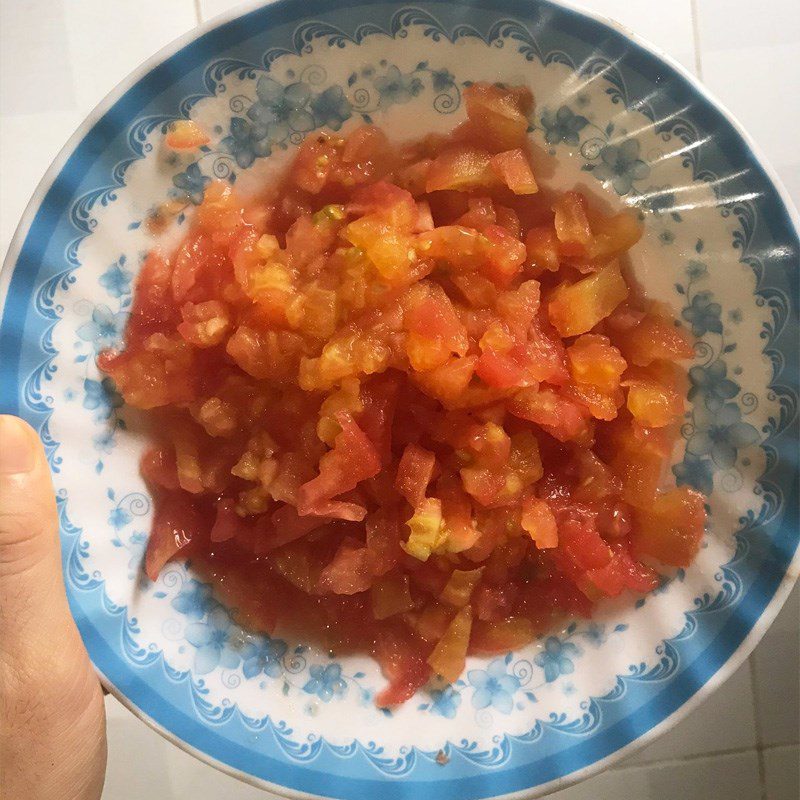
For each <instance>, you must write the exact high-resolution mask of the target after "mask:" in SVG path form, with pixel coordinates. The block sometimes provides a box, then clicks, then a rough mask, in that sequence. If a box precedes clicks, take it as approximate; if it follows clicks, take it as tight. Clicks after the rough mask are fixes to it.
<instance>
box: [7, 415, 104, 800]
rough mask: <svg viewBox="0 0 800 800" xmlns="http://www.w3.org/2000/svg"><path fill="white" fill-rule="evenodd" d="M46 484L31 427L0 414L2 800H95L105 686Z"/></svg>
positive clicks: (45, 471) (99, 783)
mask: <svg viewBox="0 0 800 800" xmlns="http://www.w3.org/2000/svg"><path fill="white" fill-rule="evenodd" d="M60 554H61V550H60V546H59V539H58V517H57V514H56V503H55V496H54V493H53V485H52V483H51V481H50V471H49V469H48V465H47V460H46V459H45V454H44V450H43V448H42V445H41V443H40V442H39V439H38V437H37V436H36V433H35V432H34V431H33V429H32V428H31V427H30V426H29V425H27V424H26V423H24V422H22V421H21V420H19V419H17V418H15V417H9V416H0V797H4V798H8V799H9V800H11V798H20V800H22V798H25V800H97V798H99V797H100V794H101V792H102V789H103V779H104V776H105V766H106V721H105V708H104V705H103V692H102V689H101V686H100V682H99V680H98V678H97V675H96V674H95V672H94V670H93V668H92V665H91V662H90V661H89V656H88V655H87V653H86V649H85V647H84V646H83V642H82V641H81V637H80V634H79V633H78V629H77V627H76V625H75V622H74V620H73V619H72V616H71V614H70V610H69V606H68V604H67V597H66V593H65V590H64V580H63V576H62V572H61V557H60Z"/></svg>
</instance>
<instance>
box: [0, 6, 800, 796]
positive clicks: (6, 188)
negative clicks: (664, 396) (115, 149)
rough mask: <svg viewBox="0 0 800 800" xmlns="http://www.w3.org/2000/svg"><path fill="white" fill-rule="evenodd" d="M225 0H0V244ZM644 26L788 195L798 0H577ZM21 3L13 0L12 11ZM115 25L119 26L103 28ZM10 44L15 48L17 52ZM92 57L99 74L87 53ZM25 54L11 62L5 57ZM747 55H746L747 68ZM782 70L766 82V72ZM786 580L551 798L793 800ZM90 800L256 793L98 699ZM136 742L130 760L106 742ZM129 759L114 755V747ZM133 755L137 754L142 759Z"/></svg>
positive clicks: (796, 659)
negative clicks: (69, 142)
mask: <svg viewBox="0 0 800 800" xmlns="http://www.w3.org/2000/svg"><path fill="white" fill-rule="evenodd" d="M233 5H235V3H234V2H232V0H168V2H164V0H112V2H109V0H0V30H1V31H2V39H0V42H2V47H0V176H2V177H1V178H0V254H4V253H5V251H6V249H7V247H8V244H9V242H10V240H11V236H12V235H13V231H14V228H15V226H16V224H17V220H18V219H19V217H20V215H21V214H22V211H23V209H24V207H25V205H26V203H27V201H28V198H29V196H30V195H31V193H32V192H33V190H34V188H35V186H36V184H37V182H38V181H39V179H40V178H41V176H42V175H43V174H44V172H45V170H46V169H47V167H48V165H49V164H50V162H51V160H52V159H53V157H54V156H55V155H56V153H57V152H58V150H59V149H60V148H61V146H62V145H63V144H64V142H65V141H66V139H67V137H68V136H69V135H70V133H71V132H72V131H73V130H74V129H75V128H76V127H77V125H78V124H79V123H80V121H81V120H82V119H83V117H84V116H85V114H86V113H87V112H88V111H89V110H90V109H91V108H92V107H93V106H94V105H95V104H96V103H97V102H98V101H99V100H100V99H102V97H103V96H104V95H105V93H106V92H107V91H108V90H110V89H111V88H112V87H113V86H114V85H115V84H116V83H117V82H118V81H119V80H120V79H122V78H123V77H124V76H125V75H126V74H127V73H128V72H130V71H131V70H132V69H134V68H135V67H136V66H137V65H138V64H140V63H141V61H142V60H143V59H144V58H146V57H147V56H149V55H151V54H152V53H154V52H155V51H156V50H158V49H159V48H160V47H162V46H163V45H165V44H167V43H168V42H170V41H171V40H172V39H174V38H175V37H177V36H179V35H180V34H182V33H184V32H186V31H188V30H190V29H191V28H192V27H193V26H194V25H196V24H197V23H198V22H201V21H204V20H206V19H209V18H211V17H212V16H214V15H216V14H219V13H222V12H224V11H226V10H227V9H228V8H230V7H231V6H233ZM582 5H583V7H584V8H586V9H588V10H590V11H593V12H595V13H597V14H604V15H607V16H610V17H612V18H614V19H616V20H618V21H619V22H620V23H622V24H623V25H625V26H627V27H628V28H630V29H632V30H634V31H636V32H637V33H638V34H640V35H642V36H643V37H645V38H646V39H649V40H650V41H651V42H653V43H654V44H655V45H657V46H658V47H660V48H661V49H662V50H664V51H666V52H667V53H669V54H670V55H671V56H673V57H674V58H675V59H676V60H677V61H679V62H680V63H681V64H683V66H684V67H686V68H687V69H688V70H690V71H691V72H693V73H695V74H696V75H698V76H699V77H700V78H701V79H702V80H703V82H704V83H705V84H706V85H707V86H708V87H709V88H710V89H711V91H712V92H713V93H715V94H716V95H717V97H719V98H720V99H721V100H722V101H723V102H724V103H725V104H726V105H727V106H728V107H729V108H730V109H731V111H732V112H733V113H734V114H735V115H736V116H738V118H739V119H740V120H741V122H742V123H743V124H744V126H745V127H746V128H747V130H748V131H749V132H750V133H751V134H752V136H753V137H754V138H755V139H756V141H757V142H758V143H759V145H760V146H761V148H762V149H763V151H764V152H765V153H766V154H767V156H768V158H769V159H770V160H771V162H772V164H773V166H774V167H775V169H776V171H777V172H778V174H779V175H780V177H781V179H782V180H783V181H784V183H785V185H786V187H787V189H788V190H789V193H790V194H791V195H792V197H793V199H794V200H795V202H796V203H800V148H798V147H797V137H796V136H794V135H787V132H790V131H793V130H794V131H796V130H797V128H798V127H800V104H798V102H797V95H796V92H797V87H798V86H799V85H800V10H799V7H798V5H797V0H761V1H760V2H759V3H758V4H757V9H756V7H755V6H754V4H753V3H752V2H751V0H666V2H663V3H660V4H658V9H657V10H655V8H654V3H653V2H652V0H582ZM22 7H24V11H25V13H22V14H21V13H19V11H20V8H22ZM122 28H124V29H125V31H126V35H125V37H124V38H118V37H114V36H109V35H108V33H107V32H108V30H120V29H122ZM23 56H24V58H23ZM98 61H99V62H101V63H103V64H104V65H105V68H104V69H103V70H102V71H97V70H95V69H94V68H93V64H95V63H97V62H98ZM22 62H24V64H25V70H24V73H22V72H20V69H19V64H20V63H22ZM754 65H757V68H756V67H755V66H754ZM778 74H779V75H781V78H782V79H781V80H779V81H774V82H770V81H767V80H765V79H764V76H766V75H778ZM799 638H800V590H798V589H795V591H794V592H793V593H792V595H791V597H790V599H789V601H788V602H787V604H786V606H785V607H784V609H783V610H782V612H781V614H780V615H779V617H778V619H777V620H776V622H775V624H774V625H773V626H772V628H771V629H770V630H769V632H768V633H767V635H766V636H765V637H764V640H763V641H762V642H761V644H760V645H759V646H758V647H757V649H756V651H755V653H754V654H753V655H752V656H751V657H750V659H748V661H746V662H745V663H744V664H743V665H742V666H741V667H740V669H739V670H738V671H737V673H736V674H735V675H734V676H732V677H731V678H730V680H728V681H727V682H726V684H725V685H724V686H723V687H722V688H721V689H720V690H719V691H717V692H716V693H715V694H714V695H713V696H712V697H711V698H710V699H709V700H707V701H706V702H705V703H704V704H703V705H702V706H701V707H700V708H698V709H697V710H696V711H695V712H694V713H693V714H691V715H690V716H689V717H688V718H687V719H685V720H683V721H682V722H681V723H680V724H679V725H678V726H677V727H676V728H675V729H674V730H672V731H671V732H670V733H668V734H666V735H665V736H664V737H662V738H661V739H659V740H658V741H656V742H655V743H653V744H652V745H650V746H649V747H647V748H645V749H644V750H642V751H641V752H639V753H636V754H635V755H633V756H631V757H629V758H628V759H626V760H625V761H624V762H622V763H621V764H619V765H618V766H616V767H615V768H613V769H611V770H608V771H607V772H605V773H604V774H602V775H600V776H597V777H596V778H593V779H591V780H589V781H586V782H584V783H583V784H581V785H579V786H576V787H572V788H569V789H565V790H562V791H560V792H558V793H556V794H555V795H553V798H554V799H555V798H558V800H606V799H607V798H619V797H622V798H626V799H630V800H662V798H675V797H677V798H682V800H695V799H696V800H727V799H728V798H733V797H736V798H738V800H798V798H800V789H799V788H798V775H799V774H800V765H799V762H800V753H799V752H798V728H800V722H799V721H798V714H799V713H800V696H799V689H800V686H799V684H798V667H799V666H800V642H799ZM107 708H108V716H109V739H110V760H109V769H108V780H107V786H106V791H105V794H104V800H151V798H159V800H178V798H184V797H191V798H193V800H212V799H213V800H217V799H218V798H225V800H267V798H268V795H266V794H265V793H263V792H261V791H259V790H256V789H253V788H251V787H247V786H245V785H243V784H240V783H239V782H237V781H234V780H233V779H231V778H228V777H227V776H225V775H223V774H222V773H219V772H217V771H215V770H213V769H211V768H210V767H207V766H204V765H203V764H200V763H199V762H197V761H196V760H195V759H193V758H192V757H190V756H188V755H186V754H185V753H183V752H182V751H180V750H178V749H177V748H175V747H172V746H171V745H169V744H168V743H166V742H165V741H164V740H162V739H161V738H160V737H159V736H158V735H157V734H155V733H153V732H152V731H151V730H150V729H148V728H147V727H146V726H145V725H144V724H143V723H140V722H138V721H137V720H136V719H134V717H133V716H132V715H131V714H129V713H128V712H127V711H126V710H125V709H123V708H122V707H121V706H120V705H119V704H118V703H116V702H115V701H114V700H111V699H109V700H108V701H107ZM123 751H125V752H126V753H130V752H132V751H133V752H136V753H137V755H138V757H137V759H136V762H135V764H125V763H123V759H122V758H121V757H120V755H119V754H120V753H122V752H123ZM126 760H127V759H126ZM141 765H147V769H142V767H141Z"/></svg>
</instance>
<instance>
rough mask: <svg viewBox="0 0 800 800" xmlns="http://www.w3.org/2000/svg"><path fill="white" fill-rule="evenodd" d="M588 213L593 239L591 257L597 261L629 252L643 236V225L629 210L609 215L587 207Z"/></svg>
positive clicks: (603, 260) (604, 260)
mask: <svg viewBox="0 0 800 800" xmlns="http://www.w3.org/2000/svg"><path fill="white" fill-rule="evenodd" d="M587 215H588V217H589V224H590V225H591V229H592V240H593V241H592V243H591V248H590V257H591V258H592V260H593V261H595V262H596V263H604V262H606V261H608V260H610V259H612V258H616V257H617V256H618V255H620V254H622V253H625V252H627V251H628V250H630V249H631V247H633V246H634V245H635V244H636V242H638V241H639V239H640V238H641V236H642V227H641V226H640V225H639V223H638V222H637V220H636V217H635V216H634V214H632V213H631V212H629V211H623V212H622V213H620V214H615V215H614V216H611V217H607V216H604V215H602V214H598V213H596V212H592V211H591V209H587Z"/></svg>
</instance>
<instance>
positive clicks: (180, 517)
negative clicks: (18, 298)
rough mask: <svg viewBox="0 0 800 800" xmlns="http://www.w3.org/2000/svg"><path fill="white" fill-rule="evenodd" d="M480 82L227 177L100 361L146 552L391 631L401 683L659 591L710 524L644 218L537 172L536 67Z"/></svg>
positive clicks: (681, 351) (678, 352) (395, 678)
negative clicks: (117, 343)
mask: <svg viewBox="0 0 800 800" xmlns="http://www.w3.org/2000/svg"><path fill="white" fill-rule="evenodd" d="M465 98H466V108H467V116H468V119H467V121H466V122H464V123H463V124H462V125H460V126H459V127H457V128H456V129H455V130H454V131H453V132H452V133H451V134H450V135H449V136H428V137H426V138H424V139H422V140H420V141H416V142H412V143H410V144H406V145H404V146H397V145H394V144H390V143H389V141H388V140H387V138H386V136H385V135H384V134H383V133H382V132H381V131H380V130H379V129H378V128H375V127H371V126H367V127H361V128H358V129H356V130H354V131H353V132H352V133H351V134H350V135H348V136H347V137H340V136H338V135H335V134H329V133H319V134H314V135H312V136H310V137H309V138H308V139H306V141H305V142H304V143H303V144H302V146H301V147H300V148H299V150H298V152H297V154H296V156H295V157H294V160H293V162H292V164H291V166H290V167H289V169H288V171H287V173H286V175H285V176H284V178H283V179H282V181H281V182H280V183H279V184H277V185H275V186H272V187H268V188H267V189H265V191H264V194H263V195H262V196H260V197H257V198H250V199H246V198H243V197H240V196H238V195H237V193H236V192H235V191H234V190H233V188H232V187H231V186H229V185H227V184H225V183H222V182H215V183H211V184H210V185H209V186H208V187H207V188H206V191H205V197H204V199H203V202H202V203H201V204H200V206H199V207H198V208H197V210H196V214H195V215H194V217H193V220H192V222H191V228H190V230H189V232H188V234H187V235H186V237H185V239H184V240H183V242H182V244H181V245H180V246H179V247H178V249H177V251H175V252H174V253H172V254H170V255H169V256H166V255H164V254H162V253H159V252H156V251H154V252H152V253H151V254H150V255H149V256H148V257H147V259H146V261H145V262H144V265H143V267H142V270H141V274H140V276H139V279H138V284H137V288H136V293H135V299H134V302H133V308H132V313H131V316H130V321H129V323H128V327H127V331H126V338H125V348H124V350H122V351H121V352H106V353H104V354H103V355H102V356H101V358H100V365H101V368H102V369H103V370H104V371H105V372H106V373H107V374H108V375H110V376H111V377H112V378H113V379H114V381H115V382H116V384H117V386H118V387H119V390H120V392H121V393H122V395H123V396H124V398H125V400H126V402H127V403H128V404H129V405H131V406H135V407H136V408H139V409H145V410H147V412H148V415H149V416H150V417H151V418H152V421H153V425H152V429H153V431H155V435H156V436H157V441H156V442H155V444H154V446H153V448H152V449H151V450H150V451H149V452H148V453H147V454H146V455H145V457H144V460H143V462H142V471H143V474H144V476H145V478H146V479H147V481H148V482H149V483H150V485H151V487H152V489H153V492H154V494H155V497H156V501H157V503H156V515H155V520H154V523H153V529H152V534H151V537H150V540H149V543H148V547H147V553H146V571H147V574H148V575H149V576H150V577H151V578H152V579H155V578H156V576H157V575H158V573H159V570H160V569H161V568H162V567H163V566H164V564H165V563H166V562H167V561H168V560H169V559H171V558H173V557H176V556H180V557H182V558H188V557H191V559H192V562H193V564H195V565H196V566H198V567H199V568H201V569H203V570H204V571H205V573H206V574H207V575H209V576H211V577H212V578H214V579H215V580H216V582H217V588H218V590H219V591H220V592H221V593H222V594H223V595H224V597H225V598H226V599H227V601H228V602H229V603H230V604H231V605H232V606H233V607H235V608H236V609H238V613H239V614H240V617H241V621H242V623H243V624H245V623H246V624H248V625H252V626H254V627H256V628H258V629H261V630H266V631H268V632H272V631H274V630H275V628H276V627H278V626H280V627H281V628H286V627H290V628H291V629H292V630H294V631H296V632H301V633H303V634H304V635H309V636H315V637H317V639H318V640H320V641H322V642H324V644H325V645H326V646H328V647H329V648H331V649H335V650H336V651H337V652H341V651H342V650H344V649H351V650H352V649H356V650H368V651H370V652H372V653H373V654H374V656H375V657H376V658H377V659H378V661H379V663H380V664H381V666H382V668H383V671H384V673H385V675H386V677H387V678H388V681H389V684H388V687H387V688H386V689H385V691H383V693H382V694H381V695H379V697H378V698H377V702H378V704H379V705H382V706H387V705H394V704H398V703H402V702H403V701H404V700H406V699H408V698H409V697H411V696H412V695H413V693H414V692H415V690H416V689H417V688H418V687H420V686H421V685H423V684H424V683H425V682H426V681H428V680H429V679H430V678H431V677H432V676H434V675H439V676H442V677H443V678H444V679H445V680H446V681H451V682H452V681H455V680H456V679H457V678H458V676H459V674H460V673H461V671H462V669H463V668H464V663H465V657H466V656H467V654H470V653H476V654H489V653H497V652H505V651H508V650H513V649H514V648H518V647H520V646H522V645H525V644H526V643H528V642H529V641H531V640H532V639H533V638H534V637H535V636H537V634H539V633H540V632H542V631H543V630H545V629H547V628H548V627H550V626H552V625H553V624H554V623H555V622H556V621H557V620H558V619H559V618H562V617H563V616H565V615H576V614H577V615H589V614H590V613H591V610H592V607H593V605H594V604H595V603H596V602H597V601H598V600H600V599H601V598H604V597H614V596H617V595H619V594H620V593H621V592H623V591H625V590H632V591H634V592H647V591H649V590H651V589H653V588H654V587H655V586H657V584H658V580H659V576H658V574H657V572H656V570H655V569H654V567H653V564H654V563H658V562H660V563H663V564H668V565H681V566H685V565H687V564H689V562H690V561H691V560H692V558H693V557H694V555H695V553H696V552H697V549H698V547H699V543H700V538H701V535H702V532H703V527H704V521H705V511H704V502H703V498H702V497H701V496H700V495H698V494H697V493H695V492H693V491H691V490H689V489H687V488H667V489H662V488H661V486H662V478H663V474H662V473H663V472H664V467H665V463H666V461H667V459H668V457H669V455H670V452H671V450H672V448H673V444H674V442H675V439H676V429H677V427H678V425H679V420H680V418H681V416H682V414H683V410H684V407H683V399H682V398H683V396H684V394H685V386H684V380H685V375H684V370H683V369H682V368H681V367H679V366H678V365H677V364H676V362H677V361H679V360H681V359H686V358H688V357H690V356H691V355H692V347H691V343H690V341H689V340H688V339H687V337H686V335H685V334H684V333H683V332H682V330H681V328H679V327H677V326H676V324H675V322H674V321H673V320H672V319H671V318H669V317H668V316H667V315H666V314H665V313H664V312H663V311H662V310H661V309H660V308H659V307H657V306H656V305H654V304H652V303H648V302H646V301H644V300H643V299H642V298H641V296H638V297H637V296H636V291H635V290H634V288H633V287H632V286H631V285H630V283H629V282H628V280H627V279H626V276H625V270H624V269H623V266H622V265H621V263H620V260H619V259H620V257H621V256H623V255H624V254H625V252H626V251H627V250H628V249H629V248H631V247H632V246H633V245H634V244H635V243H636V241H637V240H638V239H639V236H640V229H639V225H638V222H637V220H636V218H635V216H633V215H631V214H629V213H620V214H616V215H612V216H609V215H606V214H602V213H600V212H599V211H598V210H597V209H595V208H592V207H591V206H590V204H589V203H588V201H587V199H586V197H584V196H583V195H582V194H580V193H578V192H566V193H561V194H556V193H553V192H548V191H545V190H544V189H540V187H538V186H537V181H536V178H535V176H534V170H533V169H532V166H531V156H532V151H531V148H530V145H529V143H528V139H527V129H528V118H529V115H530V113H531V110H532V97H531V95H530V93H529V92H528V91H527V90H526V89H502V88H499V87H496V86H491V85H488V84H475V85H473V86H471V87H469V89H467V90H466V92H465ZM190 133H191V131H190ZM176 135H177V134H176ZM183 138H185V137H183ZM190 138H191V137H190ZM195 138H196V137H195ZM178 139H181V142H182V138H181V137H180V136H179V137H178ZM201 139H202V140H203V141H204V139H203V137H201ZM181 146H183V145H182V144H181Z"/></svg>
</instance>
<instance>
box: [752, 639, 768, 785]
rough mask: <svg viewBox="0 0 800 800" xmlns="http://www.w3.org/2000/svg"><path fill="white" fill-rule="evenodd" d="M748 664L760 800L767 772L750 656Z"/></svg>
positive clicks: (753, 662)
mask: <svg viewBox="0 0 800 800" xmlns="http://www.w3.org/2000/svg"><path fill="white" fill-rule="evenodd" d="M747 660H748V661H749V662H750V693H751V694H752V695H753V729H754V730H755V734H756V755H757V757H758V779H759V781H760V782H761V800H768V798H767V770H766V765H765V763H764V736H763V733H762V731H761V721H760V719H759V716H758V692H757V691H756V679H757V676H756V662H755V659H754V658H753V656H752V654H751V655H750V656H749V657H748V659H747Z"/></svg>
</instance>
